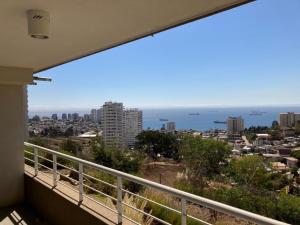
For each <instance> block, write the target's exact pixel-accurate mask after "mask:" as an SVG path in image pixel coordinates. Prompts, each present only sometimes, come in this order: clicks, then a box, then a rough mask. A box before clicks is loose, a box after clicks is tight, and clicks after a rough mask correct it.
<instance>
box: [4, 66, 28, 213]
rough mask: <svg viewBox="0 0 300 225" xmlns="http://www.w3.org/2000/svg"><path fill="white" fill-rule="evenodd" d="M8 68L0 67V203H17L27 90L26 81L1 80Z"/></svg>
mask: <svg viewBox="0 0 300 225" xmlns="http://www.w3.org/2000/svg"><path fill="white" fill-rule="evenodd" d="M11 71H15V70H10V69H5V70H3V69H2V70H1V69H0V207H2V206H8V205H13V204H16V203H19V202H21V201H23V196H24V150H23V149H24V145H23V142H24V140H25V138H26V133H27V132H26V122H27V91H26V84H22V83H18V84H17V83H16V82H12V83H11V84H8V83H7V80H6V81H3V78H5V77H7V76H2V75H4V74H3V73H5V75H7V74H10V72H11ZM24 71H26V73H27V72H28V70H24ZM19 72H20V73H19V75H20V77H22V73H21V72H22V70H19ZM26 73H25V74H26ZM25 76H26V75H25ZM15 78H17V77H15ZM22 78H23V77H22ZM20 80H22V79H20Z"/></svg>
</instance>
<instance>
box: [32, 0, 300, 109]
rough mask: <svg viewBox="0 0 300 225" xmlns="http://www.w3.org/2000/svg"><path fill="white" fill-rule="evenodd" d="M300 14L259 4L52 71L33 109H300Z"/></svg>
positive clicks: (286, 6) (268, 0)
mask: <svg viewBox="0 0 300 225" xmlns="http://www.w3.org/2000/svg"><path fill="white" fill-rule="evenodd" d="M299 11H300V1H299V0H258V1H256V2H254V3H250V4H247V5H244V6H241V7H238V8H236V9H233V10H229V11H226V12H223V13H220V14H217V15H215V16H212V17H208V18H205V19H202V20H199V21H196V22H193V23H190V24H187V25H183V26H181V27H178V28H175V29H172V30H168V31H165V32H162V33H160V34H157V35H155V36H154V37H147V38H144V39H141V40H138V41H135V42H132V43H129V44H126V45H123V46H121V47H117V48H114V49H111V50H108V51H105V52H102V53H98V54H95V55H92V56H89V57H86V58H83V59H80V60H77V61H74V62H71V63H68V64H65V65H62V66H59V67H56V68H53V69H50V70H47V71H45V72H42V73H39V74H38V76H46V77H51V78H52V79H53V82H52V83H46V82H45V83H43V82H40V83H39V84H38V85H37V86H30V87H29V89H28V93H29V109H30V110H69V109H89V108H93V107H98V106H100V105H102V104H103V102H104V101H108V100H112V101H119V102H124V104H125V105H126V106H128V107H142V108H143V107H150V108H151V107H156V108H157V107H177V106H185V107H191V106H192V107H193V106H247V105H297V104H300V13H299Z"/></svg>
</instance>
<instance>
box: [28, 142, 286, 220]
mask: <svg viewBox="0 0 300 225" xmlns="http://www.w3.org/2000/svg"><path fill="white" fill-rule="evenodd" d="M25 149H26V150H25V199H26V202H27V204H28V205H30V207H32V208H34V209H35V210H36V212H38V213H39V214H40V215H41V216H42V218H45V219H46V221H47V222H49V223H51V224H83V223H85V224H146V223H147V224H166V225H169V224H172V223H170V222H169V221H165V220H163V219H162V218H159V217H158V216H155V215H153V214H152V213H151V210H150V211H149V210H146V209H145V208H143V207H138V204H136V203H135V204H133V203H132V202H130V201H126V197H125V195H127V196H129V197H131V199H133V200H134V201H139V200H140V201H143V202H145V203H150V204H152V205H156V206H158V207H161V208H164V209H165V210H166V213H170V215H173V216H179V217H180V218H181V224H182V225H186V224H206V225H208V224H214V223H215V222H212V220H210V219H208V220H207V218H201V217H199V216H198V217H197V215H196V214H195V213H193V211H195V210H192V208H195V207H196V208H198V209H206V208H207V209H209V210H211V211H214V212H215V213H217V214H218V215H219V216H220V218H224V217H222V216H224V215H227V218H230V219H231V220H232V221H235V222H236V224H249V223H250V224H253V223H254V224H264V225H271V224H272V225H284V224H285V225H286V223H283V222H280V221H276V220H273V219H270V218H266V217H263V216H260V215H257V214H254V213H250V212H247V211H244V210H241V209H238V208H234V207H231V206H229V205H225V204H222V203H219V202H216V201H212V200H209V199H206V198H203V197H200V196H196V195H193V194H190V193H187V192H183V191H180V190H177V189H174V188H171V187H168V186H165V185H161V184H158V183H155V182H152V181H149V180H145V179H142V178H140V177H137V176H133V175H130V174H127V173H123V172H120V171H117V170H114V169H111V168H108V167H104V166H101V165H98V164H95V163H92V162H89V161H86V160H83V159H80V158H76V157H73V156H69V155H66V154H63V153H60V152H56V151H53V150H51V149H47V148H43V147H40V146H37V145H33V144H30V143H25ZM67 162H71V163H72V164H71V165H72V166H66V163H67ZM68 165H69V164H68ZM88 168H89V169H93V170H94V171H97V172H101V173H105V174H109V175H110V176H112V177H114V178H115V179H114V181H115V182H111V183H109V182H106V181H104V180H101V179H99V178H97V177H96V176H91V175H89V174H88V173H87V172H86V171H87V169H88ZM70 174H73V175H72V176H69V175H70ZM74 174H75V175H74ZM91 180H93V181H95V182H99V183H101V184H103V185H104V186H107V187H109V188H111V189H112V190H114V191H112V192H110V193H109V192H105V191H103V190H102V191H101V190H98V189H97V188H95V187H92V185H90V182H89V181H91ZM128 181H129V182H131V183H133V184H135V185H137V184H138V185H141V186H142V187H143V188H144V189H151V190H156V191H158V192H159V193H161V195H164V196H170V198H172V199H173V200H174V201H176V202H177V203H178V207H177V208H171V207H169V206H168V205H166V204H161V203H159V202H157V201H155V200H154V199H150V198H149V197H147V196H142V195H140V194H139V193H134V192H132V191H130V190H128V189H127V188H125V187H124V185H123V184H124V182H128ZM91 193H94V194H91ZM99 196H101V197H99ZM127 199H128V198H127ZM46 203H47V204H46ZM137 215H138V216H137ZM137 218H138V219H140V221H137ZM205 219H206V220H205ZM145 221H147V222H145ZM226 224H230V223H226Z"/></svg>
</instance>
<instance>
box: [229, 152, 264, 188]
mask: <svg viewBox="0 0 300 225" xmlns="http://www.w3.org/2000/svg"><path fill="white" fill-rule="evenodd" d="M266 173H267V171H266V169H265V165H264V162H263V159H262V157H260V156H258V155H252V156H244V157H242V158H239V159H233V160H232V161H231V162H230V164H229V174H230V176H232V177H233V178H234V180H235V181H236V182H238V183H239V184H242V185H246V186H247V185H250V186H256V185H259V184H260V183H261V182H263V181H264V179H265V175H266Z"/></svg>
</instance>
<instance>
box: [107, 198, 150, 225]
mask: <svg viewBox="0 0 300 225" xmlns="http://www.w3.org/2000/svg"><path fill="white" fill-rule="evenodd" d="M123 202H125V203H126V204H128V205H130V206H131V207H134V208H137V209H139V210H141V211H143V212H145V209H146V206H147V202H146V201H142V200H139V199H137V198H135V197H134V196H129V195H128V194H125V195H124V198H123ZM106 205H107V206H108V207H110V208H112V209H115V210H116V206H115V204H114V203H113V202H112V200H111V199H107V201H106ZM123 213H124V215H125V216H127V217H129V218H130V219H132V220H134V221H136V222H137V223H139V224H142V225H150V224H152V222H153V218H152V217H150V216H145V215H144V214H143V213H142V212H138V211H137V210H134V209H132V208H130V207H128V206H126V205H123ZM147 213H148V214H151V213H152V211H150V212H147Z"/></svg>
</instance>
